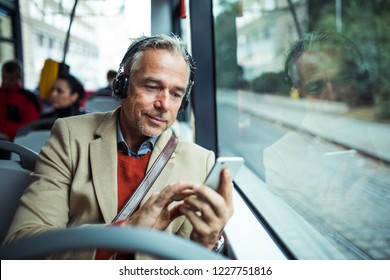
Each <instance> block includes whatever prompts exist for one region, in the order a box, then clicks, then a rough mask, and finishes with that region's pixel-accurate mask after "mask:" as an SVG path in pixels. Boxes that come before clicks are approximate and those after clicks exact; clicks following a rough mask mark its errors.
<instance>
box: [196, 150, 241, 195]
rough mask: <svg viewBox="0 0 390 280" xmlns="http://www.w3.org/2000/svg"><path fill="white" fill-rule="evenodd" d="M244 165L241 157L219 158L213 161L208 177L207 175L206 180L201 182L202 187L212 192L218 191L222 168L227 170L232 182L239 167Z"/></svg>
mask: <svg viewBox="0 0 390 280" xmlns="http://www.w3.org/2000/svg"><path fill="white" fill-rule="evenodd" d="M243 164H244V158H242V157H219V158H217V160H216V161H215V164H214V166H213V168H212V169H211V171H210V173H209V175H207V178H206V180H205V181H204V182H203V185H206V186H209V187H211V188H213V189H214V190H218V186H219V179H220V176H221V171H222V169H223V168H225V167H226V168H228V169H229V171H230V177H231V178H232V180H234V177H235V176H236V175H237V173H238V171H239V170H240V168H241V166H242V165H243Z"/></svg>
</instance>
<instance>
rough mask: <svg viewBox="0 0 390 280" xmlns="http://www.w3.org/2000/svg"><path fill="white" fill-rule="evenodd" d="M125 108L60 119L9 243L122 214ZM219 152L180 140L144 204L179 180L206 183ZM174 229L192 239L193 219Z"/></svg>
mask: <svg viewBox="0 0 390 280" xmlns="http://www.w3.org/2000/svg"><path fill="white" fill-rule="evenodd" d="M118 112H119V109H117V110H115V111H112V112H106V113H93V114H85V115H81V116H75V117H69V118H63V119H58V120H57V121H56V122H55V124H54V126H53V128H52V132H51V137H50V138H49V140H48V142H47V143H46V145H45V146H44V147H43V148H42V150H41V153H40V155H39V158H38V161H37V164H36V168H35V171H34V172H33V173H32V177H33V183H32V184H31V185H30V186H29V188H28V189H27V190H26V192H25V193H24V195H23V197H22V199H21V202H20V205H19V208H18V210H17V212H16V214H15V217H14V220H13V223H12V225H11V227H10V229H9V231H8V234H7V237H6V239H5V242H6V243H7V242H10V241H12V240H14V239H18V238H22V237H24V236H28V235H31V234H34V233H37V232H42V231H45V230H49V229H56V228H66V227H72V226H79V225H85V224H99V223H104V224H108V223H110V222H111V221H112V220H113V218H114V217H115V215H116V214H117V189H118V185H117V141H116V140H117V139H116V120H117V115H118ZM171 134H172V132H171V130H168V131H166V132H164V133H163V134H162V135H161V136H160V137H159V138H158V140H157V142H156V145H155V147H154V149H153V151H152V154H151V158H150V161H149V164H148V169H149V168H150V166H151V165H152V164H153V162H154V161H155V160H156V158H157V157H158V155H159V154H160V152H161V151H162V149H163V148H164V146H165V144H166V143H167V142H168V140H169V138H170V136H171ZM214 160H215V156H214V153H213V152H212V151H209V150H206V149H204V148H202V147H200V146H198V145H196V144H194V143H192V142H189V141H183V140H180V141H179V144H178V146H177V148H176V150H175V152H174V153H173V155H172V156H171V158H170V159H169V161H168V163H167V165H166V166H165V168H164V170H163V171H162V172H161V174H160V176H159V177H158V178H157V180H156V181H155V183H154V184H153V186H152V187H151V189H150V190H149V192H148V193H147V195H146V197H145V198H144V200H143V201H142V202H141V204H143V203H145V201H146V200H147V199H148V198H149V197H150V195H151V194H152V193H154V192H157V191H161V190H162V189H163V188H165V187H166V186H168V185H169V184H172V183H175V182H177V181H179V180H182V181H185V182H190V183H202V182H203V180H204V179H205V178H206V175H207V174H208V172H209V171H210V169H211V167H212V166H213V164H214ZM167 231H168V232H171V233H174V234H178V235H181V236H184V237H188V236H189V234H190V231H191V225H190V223H189V222H188V221H187V220H186V219H185V218H184V217H179V218H177V219H175V220H174V221H173V222H172V223H171V225H170V226H169V227H168V229H167ZM61 258H69V259H91V258H94V252H79V253H68V254H66V255H61Z"/></svg>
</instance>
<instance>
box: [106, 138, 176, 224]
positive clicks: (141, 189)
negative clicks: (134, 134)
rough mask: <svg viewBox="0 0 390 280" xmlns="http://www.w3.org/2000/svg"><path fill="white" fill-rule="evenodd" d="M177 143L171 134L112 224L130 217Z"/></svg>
mask: <svg viewBox="0 0 390 280" xmlns="http://www.w3.org/2000/svg"><path fill="white" fill-rule="evenodd" d="M178 143H179V140H178V139H177V137H176V136H175V135H174V134H172V136H171V138H170V139H169V141H168V143H167V144H166V145H165V147H164V149H163V150H162V151H161V153H160V155H159V156H158V158H157V159H156V161H155V162H154V163H153V165H152V167H151V168H150V169H149V171H148V172H147V173H146V175H145V177H144V179H143V180H142V182H141V183H140V185H139V186H138V188H137V189H136V190H135V192H134V194H133V195H132V196H131V197H130V198H129V199H128V200H127V202H126V204H125V205H124V206H123V208H122V209H121V210H120V211H119V213H118V214H117V215H116V217H115V218H114V220H113V221H112V222H113V223H114V222H117V221H121V220H124V219H127V218H128V217H130V215H131V214H133V212H134V210H135V209H136V208H137V207H138V205H139V204H140V202H141V200H142V199H143V198H144V197H145V195H146V193H147V192H148V190H149V189H150V187H151V186H152V185H153V183H154V182H155V181H156V179H157V177H158V175H160V173H161V171H162V169H163V168H164V166H165V165H166V164H167V162H168V160H169V158H170V157H171V155H172V154H173V152H174V151H175V149H176V147H177V144H178Z"/></svg>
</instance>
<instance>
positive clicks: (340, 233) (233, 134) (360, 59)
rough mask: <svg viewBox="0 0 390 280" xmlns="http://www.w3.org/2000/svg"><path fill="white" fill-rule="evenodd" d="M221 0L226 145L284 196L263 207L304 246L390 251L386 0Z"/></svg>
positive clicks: (290, 241) (332, 253)
mask: <svg viewBox="0 0 390 280" xmlns="http://www.w3.org/2000/svg"><path fill="white" fill-rule="evenodd" d="M215 2H217V3H215V4H213V5H214V8H215V9H214V24H215V31H216V32H215V53H216V77H217V86H218V88H217V104H218V110H217V111H218V133H219V136H218V138H219V141H220V143H219V147H220V151H219V153H220V154H221V155H228V154H236V155H241V156H244V157H245V159H246V163H247V165H248V167H249V168H250V169H251V170H252V171H253V172H254V173H255V174H257V175H258V176H259V177H260V178H261V179H262V180H263V181H264V182H265V183H266V189H267V190H268V191H269V192H270V193H272V194H274V195H275V197H276V198H275V199H276V200H280V201H282V202H283V203H284V204H285V205H286V207H283V209H282V208H280V209H279V208H276V206H275V208H272V209H271V210H270V211H272V213H273V215H272V217H271V216H270V215H268V216H267V217H265V219H266V220H267V221H268V222H269V223H270V225H271V227H273V229H274V230H275V231H276V233H277V234H278V235H279V236H280V237H281V239H282V240H283V241H284V242H285V244H286V246H287V247H288V248H289V249H290V250H291V251H292V253H293V254H294V255H296V256H297V257H298V258H301V259H317V258H326V259H334V258H337V259H338V258H347V259H389V258H390V246H389V245H390V224H389V218H388V213H389V212H390V186H389V184H390V170H389V162H390V149H389V148H388V147H390V125H389V124H390V82H389V81H388V79H387V77H386V74H385V73H387V72H388V69H389V68H390V44H389V43H388V42H389V41H390V40H389V39H390V38H389V37H390V34H389V33H388V32H387V33H386V32H385V31H384V30H386V28H385V27H386V26H388V24H389V22H387V21H388V19H389V18H390V17H389V15H390V7H388V6H389V5H390V4H389V3H387V2H386V1H374V2H372V1H366V2H365V1H357V0H356V1H336V2H338V3H339V4H340V2H341V5H335V3H334V2H335V1H319V0H307V1H303V0H296V1H292V0H291V1H288V0H285V1H282V0H281V1H262V0H241V1H226V0H225V1H223V0H220V1H215ZM271 2H272V5H271V4H270V3H271ZM346 2H347V3H346ZM385 2H386V3H385ZM238 8H240V9H238ZM238 11H239V12H238ZM363 11H364V12H363ZM362 17H364V18H362ZM324 30H326V32H322V31H324ZM259 35H261V36H259ZM265 35H267V36H265ZM238 38H240V39H238ZM244 38H245V40H244ZM239 187H240V188H241V189H242V190H243V192H244V193H246V194H247V195H248V196H249V199H251V197H252V198H253V197H254V196H253V195H252V196H251V195H250V194H253V193H254V192H256V188H260V187H259V186H252V185H250V184H248V185H246V186H242V185H240V186H239ZM258 190H259V189H257V191H258ZM256 197H258V196H256ZM251 202H252V203H253V204H254V205H255V206H256V207H257V208H258V209H259V211H262V210H264V207H265V206H264V205H269V204H270V203H269V201H268V202H267V203H265V202H264V201H261V199H256V200H254V199H252V200H251ZM274 205H279V202H278V203H276V202H275V204H274ZM286 209H287V211H288V213H287V212H286ZM264 212H265V211H263V214H264ZM292 213H293V214H294V215H293V216H294V217H296V218H295V219H292V218H291V217H292ZM287 216H288V217H289V219H287V218H284V217H287ZM302 221H303V222H302ZM303 223H304V224H305V225H306V226H301V225H302V224H303ZM309 228H310V230H309Z"/></svg>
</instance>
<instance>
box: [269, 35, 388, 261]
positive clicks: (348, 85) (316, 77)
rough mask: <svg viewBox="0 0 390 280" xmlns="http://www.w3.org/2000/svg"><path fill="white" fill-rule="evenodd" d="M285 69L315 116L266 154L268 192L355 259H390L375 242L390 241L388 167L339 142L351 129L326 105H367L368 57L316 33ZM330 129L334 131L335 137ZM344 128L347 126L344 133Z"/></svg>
mask: <svg viewBox="0 0 390 280" xmlns="http://www.w3.org/2000/svg"><path fill="white" fill-rule="evenodd" d="M285 70H286V71H285V72H286V74H287V75H288V79H290V81H291V82H292V90H294V91H298V92H299V95H300V97H302V98H303V100H302V101H303V102H304V103H305V104H306V108H307V109H308V111H307V113H306V115H305V117H304V119H303V120H302V123H301V124H300V126H299V127H297V128H296V129H295V130H292V131H290V132H288V133H287V134H286V135H284V136H283V137H282V138H281V139H280V140H279V141H277V142H275V143H274V144H273V145H271V146H270V147H268V148H266V149H265V150H264V159H263V161H264V166H265V177H266V184H267V186H268V187H269V188H270V190H272V191H273V192H274V193H276V194H277V195H278V196H279V197H281V198H282V199H283V200H284V201H286V202H287V203H288V204H289V205H290V206H291V207H292V208H294V209H295V210H296V211H297V212H298V213H299V214H300V215H302V216H303V217H304V218H305V219H306V220H307V221H309V223H311V224H313V225H315V227H316V228H317V230H318V231H319V232H320V233H321V234H322V235H325V236H327V237H328V238H329V239H330V240H332V241H336V242H335V244H338V245H337V246H338V248H339V249H340V250H341V251H342V252H343V253H345V254H346V255H347V257H350V258H355V257H358V258H359V257H362V258H370V257H373V258H377V259H381V258H388V257H389V256H390V252H381V251H380V250H376V249H375V250H372V252H371V250H370V248H372V244H371V243H370V242H369V240H374V239H375V240H376V241H377V242H378V244H379V243H382V244H387V245H389V242H390V241H389V237H388V236H389V235H388V232H390V225H389V222H388V213H389V211H390V208H389V207H390V206H389V205H390V203H389V202H390V201H389V199H386V196H388V194H387V193H386V192H383V185H386V183H384V181H383V182H381V181H382V179H379V178H383V180H386V179H384V178H386V177H387V176H388V175H386V174H387V173H388V168H387V167H384V166H383V165H382V164H380V163H378V162H377V161H376V160H372V159H370V158H367V157H365V156H363V155H361V154H360V153H359V152H358V151H356V150H354V149H353V148H349V147H342V146H340V145H337V144H335V143H333V142H332V141H331V139H332V136H333V135H331V134H330V132H333V131H335V128H337V127H339V126H343V125H347V124H348V123H347V122H345V118H342V117H341V116H339V115H337V114H330V113H328V114H324V113H323V111H319V109H323V108H321V104H322V105H324V104H327V105H330V106H333V105H335V104H338V103H336V102H334V101H338V102H345V103H347V104H348V105H349V106H355V105H358V104H359V103H360V102H362V100H363V99H362V97H363V96H366V93H367V92H366V91H367V85H368V74H367V71H366V70H365V69H364V67H363V61H362V57H361V56H360V53H359V52H358V50H357V49H356V47H355V45H353V44H352V42H351V41H350V40H348V39H346V38H345V37H343V36H341V35H339V34H334V33H331V34H329V33H310V34H306V35H305V36H304V37H303V38H302V39H301V40H299V41H297V42H296V43H295V44H294V45H293V46H292V48H291V51H290V53H289V55H288V56H287V60H286V67H285ZM313 104H316V105H318V104H320V106H313ZM329 124H331V126H332V128H333V130H332V131H327V128H329ZM343 129H344V130H345V129H347V127H345V128H342V127H340V129H339V130H340V131H342V130H343ZM362 130H364V127H362ZM309 131H310V132H313V131H314V133H315V134H316V135H317V136H314V135H313V134H311V133H308V132H309ZM327 133H328V134H327ZM356 133H364V132H363V131H360V132H358V131H356ZM318 135H322V137H319V136H318ZM327 136H329V137H327ZM354 136H356V137H358V135H357V134H354ZM387 178H388V177H387ZM386 232H387V233H386ZM340 244H342V246H339V245H340ZM350 252H354V253H353V254H351V255H348V254H349V253H350ZM374 254H376V255H374Z"/></svg>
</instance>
